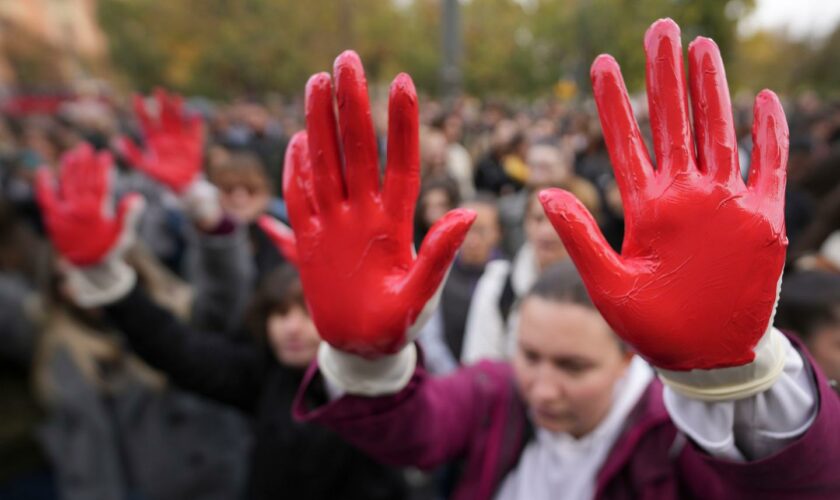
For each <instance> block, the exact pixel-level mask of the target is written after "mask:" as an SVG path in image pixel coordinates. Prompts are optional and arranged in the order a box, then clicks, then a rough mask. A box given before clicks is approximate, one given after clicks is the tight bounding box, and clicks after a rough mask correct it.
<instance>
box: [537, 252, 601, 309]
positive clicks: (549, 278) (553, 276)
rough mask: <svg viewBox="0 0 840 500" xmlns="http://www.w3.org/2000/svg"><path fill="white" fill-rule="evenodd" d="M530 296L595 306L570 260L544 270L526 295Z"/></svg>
mask: <svg viewBox="0 0 840 500" xmlns="http://www.w3.org/2000/svg"><path fill="white" fill-rule="evenodd" d="M528 297H540V298H542V299H546V300H550V301H553V302H563V303H571V304H578V305H581V306H586V307H591V308H594V307H595V305H594V304H593V303H592V299H591V298H590V297H589V292H588V291H586V286H584V284H583V279H581V277H580V273H578V270H577V269H576V268H575V266H574V265H573V264H572V262H571V261H569V260H564V261H562V262H559V263H557V264H554V265H552V266H550V267H548V269H546V270H545V271H543V272H542V274H540V276H539V278H538V279H537V282H536V283H534V286H532V287H531V289H530V290H529V291H528V293H527V294H526V295H525V298H528Z"/></svg>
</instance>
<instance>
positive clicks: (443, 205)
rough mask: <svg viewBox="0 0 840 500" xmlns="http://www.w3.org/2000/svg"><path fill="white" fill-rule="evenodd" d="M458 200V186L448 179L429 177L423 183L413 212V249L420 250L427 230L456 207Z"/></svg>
mask: <svg viewBox="0 0 840 500" xmlns="http://www.w3.org/2000/svg"><path fill="white" fill-rule="evenodd" d="M460 200H461V198H460V195H459V194H458V185H457V184H456V183H455V181H453V180H452V179H451V178H450V177H448V176H443V177H430V178H428V179H426V180H425V181H423V184H422V185H421V187H420V196H419V197H418V199H417V210H416V211H415V212H414V244H415V247H417V248H420V243H422V242H423V238H425V237H426V233H428V232H429V229H430V228H431V227H432V226H433V225H434V223H435V222H437V221H438V220H439V219H440V218H441V217H443V215H444V214H445V213H446V212H448V211H449V210H452V209H453V208H455V207H457V206H458V203H460Z"/></svg>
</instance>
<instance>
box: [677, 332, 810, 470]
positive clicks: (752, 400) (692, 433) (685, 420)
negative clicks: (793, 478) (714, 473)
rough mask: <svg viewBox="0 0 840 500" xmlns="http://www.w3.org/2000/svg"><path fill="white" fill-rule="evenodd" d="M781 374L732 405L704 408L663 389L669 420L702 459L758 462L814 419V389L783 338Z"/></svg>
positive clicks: (800, 361)
mask: <svg viewBox="0 0 840 500" xmlns="http://www.w3.org/2000/svg"><path fill="white" fill-rule="evenodd" d="M781 341H782V344H783V346H784V353H785V354H784V356H783V359H784V369H783V372H782V374H781V376H779V377H778V379H777V380H776V382H775V383H774V384H773V385H772V386H771V387H770V388H768V389H767V390H765V391H763V392H760V393H758V394H754V395H752V396H751V397H748V398H742V399H739V400H737V401H717V402H709V401H703V400H698V399H696V398H691V397H687V396H686V395H684V394H681V393H679V392H677V391H675V390H674V389H673V388H672V387H671V386H667V387H666V388H665V393H664V401H665V407H666V408H667V409H668V414H669V415H670V416H671V420H672V421H673V422H674V424H675V425H676V426H677V428H679V429H680V430H681V431H682V432H684V433H685V434H687V435H688V436H689V437H691V439H692V440H694V442H695V443H697V444H698V445H699V446H700V447H701V448H703V449H704V450H705V451H706V452H707V453H709V454H711V455H713V456H715V457H718V458H726V459H730V460H736V461H746V460H757V459H760V458H763V457H767V456H770V455H772V454H773V453H776V452H778V451H779V450H781V449H782V448H784V447H785V446H786V445H788V444H789V443H791V442H792V441H794V440H795V439H797V438H798V437H799V436H801V435H802V434H803V433H805V432H806V431H807V430H808V428H809V427H810V426H811V424H812V423H813V421H814V419H815V418H816V415H817V409H818V408H817V407H818V404H817V401H818V396H817V389H816V386H815V385H814V384H813V382H812V380H811V375H810V372H809V370H808V369H807V368H806V367H805V361H804V360H803V359H802V356H801V355H800V354H799V352H798V351H797V350H796V349H794V348H793V346H792V345H791V344H790V341H788V339H787V338H785V337H784V336H782V337H781Z"/></svg>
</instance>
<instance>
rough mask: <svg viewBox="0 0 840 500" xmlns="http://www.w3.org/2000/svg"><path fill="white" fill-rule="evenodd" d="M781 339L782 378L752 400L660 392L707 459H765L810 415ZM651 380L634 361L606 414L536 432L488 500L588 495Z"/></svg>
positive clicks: (798, 362)
mask: <svg viewBox="0 0 840 500" xmlns="http://www.w3.org/2000/svg"><path fill="white" fill-rule="evenodd" d="M775 333H777V334H778V335H782V334H781V333H779V332H775ZM784 342H785V349H786V358H785V368H784V372H783V374H782V375H781V377H780V378H779V379H778V380H777V381H776V382H775V384H773V386H772V387H771V388H770V389H768V390H766V391H764V392H762V393H759V394H756V395H755V396H752V397H748V398H745V399H742V400H738V401H726V402H716V403H708V402H703V401H697V400H693V399H690V398H687V397H685V396H682V395H680V394H678V393H676V392H673V391H672V390H670V389H669V388H667V387H666V388H665V407H666V408H667V410H668V414H669V415H670V417H671V420H672V421H673V422H674V425H676V426H677V428H678V429H679V430H680V431H682V432H683V433H685V434H687V435H688V436H689V437H691V438H692V439H693V440H694V441H695V442H696V443H697V444H698V445H700V446H701V447H702V448H703V449H704V450H705V451H706V452H708V453H709V454H711V455H712V456H715V457H718V458H727V459H730V460H735V461H745V460H756V459H759V458H762V457H766V456H769V455H771V454H773V453H775V452H776V451H778V450H780V449H781V448H783V447H784V446H786V445H787V444H788V443H790V442H792V441H793V440H795V439H796V438H797V437H799V436H800V435H801V434H802V433H804V432H805V431H806V430H807V429H808V427H810V426H811V424H812V423H813V421H814V418H816V415H817V395H816V394H817V389H816V387H815V386H814V385H813V383H812V381H811V378H810V376H809V374H808V371H807V370H806V369H805V363H804V361H803V360H802V357H801V356H800V354H799V353H798V352H797V351H796V349H794V348H793V346H792V345H791V344H790V341H788V340H787V338H785V339H784ZM652 376H653V370H652V369H651V368H650V367H649V366H648V365H647V363H645V361H644V360H642V359H641V358H639V357H638V356H636V357H635V358H634V360H633V362H632V363H631V365H630V368H629V369H628V373H627V374H626V375H625V377H624V378H623V379H622V380H620V381H619V383H618V384H616V390H615V392H614V396H613V397H614V402H613V406H612V409H611V410H610V412H609V414H608V415H607V417H606V418H605V419H604V420H603V421H602V422H601V423H600V424H599V425H598V427H597V428H596V429H595V430H594V431H592V432H591V433H590V434H588V435H587V436H584V437H583V438H581V439H575V438H573V437H571V436H570V435H568V434H552V433H549V432H546V431H542V430H538V431H537V435H536V439H535V440H533V441H532V442H530V443H528V445H526V447H525V449H524V450H523V453H522V457H521V459H520V461H519V464H518V466H517V468H516V469H514V470H513V471H511V472H510V473H509V474H508V475H507V476H506V477H505V479H504V480H503V482H502V486H501V487H500V488H499V491H498V492H497V493H496V497H495V499H496V500H541V499H546V500H547V499H562V498H569V499H575V500H577V499H585V498H592V497H593V496H594V494H595V478H596V477H597V474H598V471H599V470H600V469H601V467H602V466H603V464H604V462H605V460H606V459H607V456H608V454H609V451H610V450H611V449H612V446H613V444H614V443H615V441H616V440H617V439H618V437H619V434H620V431H621V426H622V424H623V423H624V419H625V418H626V417H627V415H628V414H629V413H630V411H631V410H632V408H633V407H634V406H635V405H636V403H637V402H638V400H639V398H640V397H641V395H642V394H643V393H644V390H645V388H646V387H647V385H648V383H649V382H650V379H651V377H652Z"/></svg>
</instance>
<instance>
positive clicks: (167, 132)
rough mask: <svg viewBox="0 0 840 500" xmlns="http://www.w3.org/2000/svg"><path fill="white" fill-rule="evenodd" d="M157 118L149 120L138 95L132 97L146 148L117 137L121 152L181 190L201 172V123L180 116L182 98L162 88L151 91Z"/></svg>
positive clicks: (156, 176)
mask: <svg viewBox="0 0 840 500" xmlns="http://www.w3.org/2000/svg"><path fill="white" fill-rule="evenodd" d="M155 98H156V99H157V104H158V112H159V117H158V119H157V120H154V119H152V117H151V116H150V115H149V113H148V111H147V109H146V106H145V104H144V102H143V98H142V97H141V96H134V112H135V113H136V114H137V118H138V119H139V120H140V125H141V127H142V128H143V136H144V138H145V140H146V150H145V151H141V150H140V148H139V147H138V146H137V145H136V144H134V142H133V141H131V140H130V139H128V138H125V137H123V138H121V139H120V142H119V147H120V150H121V152H122V154H123V155H124V156H125V157H126V159H127V160H128V161H129V163H131V164H132V165H133V166H134V167H135V168H137V169H139V170H141V171H143V172H145V173H146V174H147V175H149V176H150V177H152V178H153V179H156V180H157V181H159V182H161V183H163V184H165V185H167V186H168V187H169V188H170V189H172V190H173V191H175V192H176V193H179V194H181V193H183V192H184V191H185V190H186V189H187V187H188V186H190V184H192V182H193V181H195V180H196V179H197V178H198V176H199V174H200V173H201V166H202V161H203V160H202V141H203V125H202V121H201V118H200V117H198V116H192V117H187V116H185V115H184V111H183V103H182V99H181V98H180V97H179V96H177V95H174V94H171V95H170V94H167V93H166V92H165V91H164V90H161V89H158V90H156V91H155Z"/></svg>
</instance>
